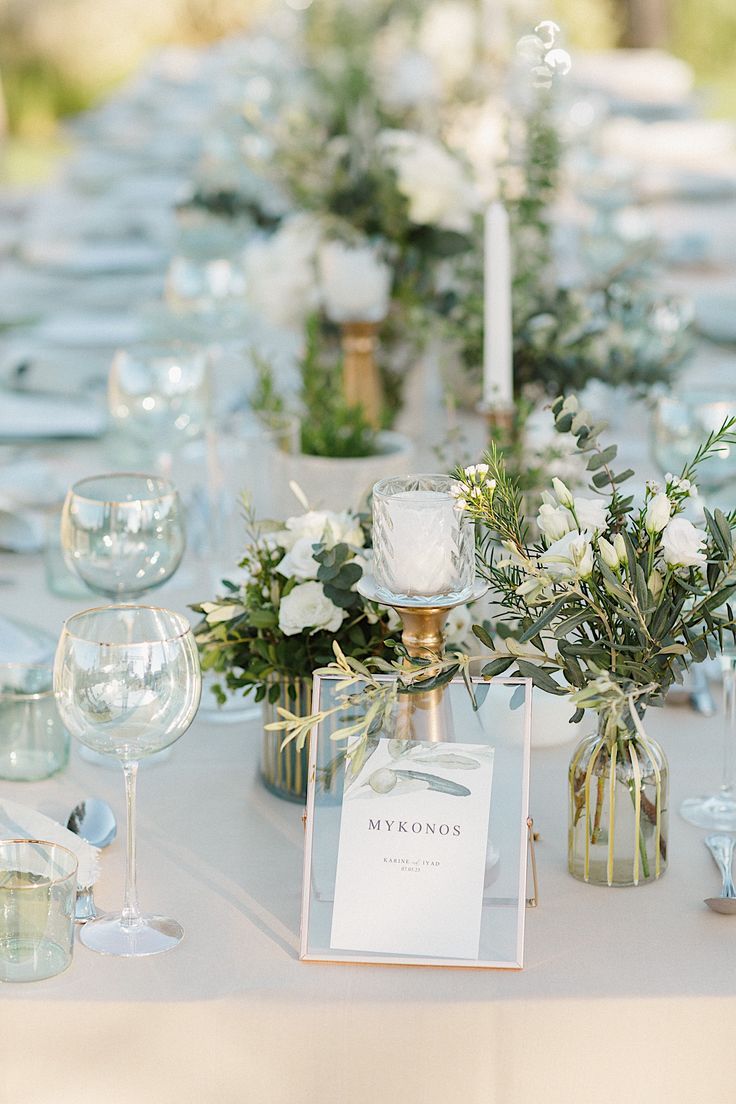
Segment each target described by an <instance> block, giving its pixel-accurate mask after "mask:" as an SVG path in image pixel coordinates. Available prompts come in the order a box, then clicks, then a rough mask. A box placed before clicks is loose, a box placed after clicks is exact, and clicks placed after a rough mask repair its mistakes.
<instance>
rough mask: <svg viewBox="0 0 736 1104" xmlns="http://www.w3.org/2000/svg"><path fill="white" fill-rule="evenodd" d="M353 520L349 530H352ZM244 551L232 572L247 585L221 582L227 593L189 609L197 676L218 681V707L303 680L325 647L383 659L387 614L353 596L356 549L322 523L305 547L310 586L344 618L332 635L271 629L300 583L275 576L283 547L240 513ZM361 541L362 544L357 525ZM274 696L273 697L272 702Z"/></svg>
mask: <svg viewBox="0 0 736 1104" xmlns="http://www.w3.org/2000/svg"><path fill="white" fill-rule="evenodd" d="M358 524H359V523H358V520H357V519H356V521H355V525H356V526H358ZM245 527H246V540H247V543H246V547H245V552H244V556H243V559H242V560H241V562H240V564H239V566H240V567H241V568H242V569H244V570H245V571H246V572H247V573H248V580H247V582H245V583H244V584H242V585H240V586H237V585H236V584H234V583H231V582H228V581H225V583H224V585H225V588H226V590H227V594H226V595H224V596H222V597H218V598H216V599H214V600H212V601H208V602H201V603H199V604H197V605H193V606H192V607H191V608H192V609H193V610H194V611H195V612H197V613H200V614H201V615H202V620H201V621H200V622H199V623H198V624H197V625H196V626H195V629H194V634H195V637H196V638H197V643H198V646H199V653H200V661H201V664H202V669H203V670H204V671H213V672H215V673H218V674H221V675H222V676H223V677H222V685H220V686H219V687H218V688H216V689H215V695H216V697H217V698H218V700H219V701H223V700H224V699H225V697H226V694H227V692H229V693H246V694H249V693H253V694H254V695H255V699H256V701H261V700H263V698H264V697H265V696H266V695H267V694H268V693H270V692H271V691H272V690H273V685H272V684H273V680H274V679H278V678H279V677H297V676H301V677H310V676H311V674H312V672H313V671H314V670H315V669H316V668H320V667H324V666H325V665H326V664H329V663H330V662H331V660H332V658H333V654H334V653H333V643H334V642H337V643H338V644H339V645H342V647H344V648H346V649H347V650H349V651H350V652H351V653H352V654H353V655H354V656H355V657H356V658H357V659H358V660H365V659H367V658H369V657H384V656H387V655H389V654H390V652H389V651H388V637H389V628H388V614H387V611H386V610H385V609H384V610H379V609H378V607H376V606H374V605H372V604H371V603H368V602H367V601H365V600H364V599H363V598H362V597H361V596H360V595H359V594H358V593H357V591H356V590H355V589H354V587H355V585H356V583H357V582H358V581H359V579H360V577H361V575H362V566H361V564H360V563H359V562H358V561H356V559H355V556H356V548H354V547H352V546H351V545H348V544H347V543H345V542H344V541H338V542H337V543H336V542H335V541H334V536H333V535H332V533H331V529H330V523H329V518H328V519H327V521H326V523H325V530H324V532H323V534H322V537H321V539H320V540H319V541H317V542H316V543H315V544H314V546H313V554H314V558H315V560H316V561H317V563H318V565H319V567H318V569H317V581H318V582H320V583H321V584H322V586H323V588H324V592H325V595H326V596H327V597H328V598H330V600H331V601H333V602H334V603H335V605H337V606H339V607H340V608H341V609H343V610H344V611H345V613H346V616H345V619H344V620H343V622H342V624H341V625H340V627H339V628H338V629H337V631H336V632H330V631H328V630H326V629H317V630H309V629H305V630H303V631H302V632H299V633H295V634H292V635H286V634H285V633H284V632H283V631H282V629H281V628H280V627H279V608H280V605H281V602H282V600H283V598H284V597H286V595H288V594H290V593H291V592H292V591H293V590H294V588H295V587H296V586H298V585H300V583H301V582H303V581H304V580H302V579H298V578H295V577H293V576H291V577H289V576H285V575H283V574H282V573H281V572H280V571H279V565H280V563H281V561H282V560H283V557H284V554H285V548H284V546H283V545H282V544H280V543H279V530H278V528H277V527H276V526H273V525H269V524H267V523H259V522H257V521H256V520H255V518H254V516H253V513H252V511H251V510H250V508H249V507H247V506H246V510H245ZM360 531H361V532H362V539H364V540H367V539H368V532H367V530H366V528H365V526H364V525H362V524H361V525H360ZM277 694H278V690H277V691H276V694H275V695H274V697H275V696H277Z"/></svg>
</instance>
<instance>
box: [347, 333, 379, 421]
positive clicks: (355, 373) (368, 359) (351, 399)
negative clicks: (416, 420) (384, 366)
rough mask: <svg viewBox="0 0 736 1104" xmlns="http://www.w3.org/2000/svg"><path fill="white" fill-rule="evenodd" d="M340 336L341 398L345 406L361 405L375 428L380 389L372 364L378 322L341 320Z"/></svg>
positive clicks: (377, 375) (376, 372)
mask: <svg viewBox="0 0 736 1104" xmlns="http://www.w3.org/2000/svg"><path fill="white" fill-rule="evenodd" d="M340 335H341V336H340V340H341V344H342V352H343V370H342V371H343V390H344V393H345V400H346V402H347V403H348V405H349V406H362V408H363V412H364V414H365V416H366V419H367V420H368V421H369V422H370V424H371V425H372V426H373V427H374V428H375V429H379V428H380V424H381V410H382V408H383V388H382V386H381V377H380V374H379V371H378V365H377V363H376V346H377V340H378V323H377V322H343V324H342V326H341V327H340Z"/></svg>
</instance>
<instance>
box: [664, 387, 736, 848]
mask: <svg viewBox="0 0 736 1104" xmlns="http://www.w3.org/2000/svg"><path fill="white" fill-rule="evenodd" d="M734 414H736V396H733V395H732V396H729V395H728V394H727V392H724V391H723V390H715V389H712V388H699V389H694V390H688V391H685V392H683V394H682V395H681V396H680V397H678V398H675V397H672V396H667V397H663V398H661V399H660V400H659V402H658V403H657V407H656V409H655V412H654V416H653V419H652V429H653V441H654V455H655V458H656V460H657V462H658V463H659V465H660V467H661V469H662V471H672V472H674V473H675V474H677V473H679V472H680V471H681V469H682V467H683V465H684V464H686V463H687V462H688V460H690V459H691V458H692V456H693V455H694V453H695V450H696V449H697V448H698V447H699V446H700V444H701V443H702V442H703V441H704V440H705V438H706V437H707V436H708V434H709V433H711V432H712V431H713V430H716V429H719V428H720V427H721V425H722V424H723V422H724V421H725V419H726V418H729V417H731V416H732V415H734ZM697 479H698V486H699V490H700V492H701V493H703V495H704V498H705V501H706V503H707V501H708V499H709V498H710V497H711V496H713V497H714V499H716V500H717V498H718V497H719V496H720V495H722V494H723V493H724V492H725V493H726V494H728V495H729V499H730V497H731V494H732V491H733V487H734V485H735V484H736V449H733V448H730V447H728V446H726V447H724V448H722V449H721V450H720V451H719V452H716V453H714V454H713V455H712V456H711V457H710V458H709V459H707V460H706V461H705V462H704V463H703V464H701V465H700V467H699V469H698V476H697ZM729 492H730V493H729ZM729 505H730V501H729ZM721 669H722V671H723V766H722V774H721V785H720V788H719V790H718V792H717V793H712V794H706V795H704V796H699V797H688V798H685V800H684V801H683V802H682V804H681V805H680V815H681V816H682V817H683V818H684V819H685V820H686V821H688V823H690V824H695V825H697V826H698V827H699V828H709V829H710V830H711V831H720V832H733V831H736V649H735V648H734V646H733V644H726V645H725V646H724V649H723V652H722V655H721Z"/></svg>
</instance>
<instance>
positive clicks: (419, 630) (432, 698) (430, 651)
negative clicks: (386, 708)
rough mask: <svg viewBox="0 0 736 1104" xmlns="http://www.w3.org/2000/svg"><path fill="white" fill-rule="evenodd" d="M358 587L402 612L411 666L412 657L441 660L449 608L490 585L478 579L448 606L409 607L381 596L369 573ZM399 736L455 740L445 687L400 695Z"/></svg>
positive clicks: (403, 639) (365, 594) (475, 596)
mask: <svg viewBox="0 0 736 1104" xmlns="http://www.w3.org/2000/svg"><path fill="white" fill-rule="evenodd" d="M358 590H359V592H360V593H361V594H362V595H363V597H364V598H368V599H369V600H371V601H374V602H378V603H379V604H381V605H390V606H391V608H392V609H394V610H395V611H396V613H397V614H398V615H399V617H400V618H401V623H402V631H401V642H402V644H403V645H404V647H405V648H406V651H407V653H408V656H409V659H408V660H407V662H406V667H407V669H411V668H412V664H411V662H410V661H411V659H429V660H432V659H442V657H443V655H444V651H445V623H446V621H447V617H448V615H449V613H450V610H453V609H455V607H456V606H462V605H465V603H466V602H473V601H476V599H478V598H480V597H482V595H483V594H485V592H486V590H487V587H486V584H485V583H482V582H477V583H476V584H475V586H474V587H473V590H472V592H471V593H470V594H469V595H468V597H467V598H465V599H463V601H460V602H453V601H449V602H448V603H447V604H446V605H432V606H406V605H399V604H398V603H397V604H394V603H393V602H387V601H386V600H385V599H384V598H382V597H380V596H379V594H378V592H377V589H376V584H375V582H374V580H373V578H372V576H370V575H364V576H363V578H362V579H361V580H360V582H359V583H358ZM396 738H397V739H406V740H409V739H412V740H422V741H427V742H430V743H439V742H441V741H446V742H450V741H452V740H453V739H454V732H453V727H452V714H451V712H450V710H449V708H448V702H447V700H446V697H445V687H444V686H438V687H435V688H434V689H432V690H419V691H416V692H413V693H410V694H409V693H407V694H403V695H401V697H400V698H399V710H398V713H397V717H396Z"/></svg>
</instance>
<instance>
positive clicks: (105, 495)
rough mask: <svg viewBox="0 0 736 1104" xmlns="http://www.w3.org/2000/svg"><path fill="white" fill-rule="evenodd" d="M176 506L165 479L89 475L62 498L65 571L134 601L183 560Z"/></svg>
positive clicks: (113, 595)
mask: <svg viewBox="0 0 736 1104" xmlns="http://www.w3.org/2000/svg"><path fill="white" fill-rule="evenodd" d="M182 515H183V511H182V507H181V502H180V501H179V495H178V493H177V491H176V489H175V488H174V487H173V486H172V484H171V483H169V482H168V480H166V479H160V478H159V477H158V476H154V475H144V474H141V473H136V472H133V473H130V472H121V473H113V474H110V475H93V476H90V477H89V478H87V479H81V480H80V481H79V482H78V483H75V484H74V486H73V487H72V488H71V490H70V491H69V492H68V493H67V496H66V501H65V502H64V509H63V511H62V515H61V546H62V548H63V550H64V558H65V560H66V563H67V566H68V567H69V569H70V570H71V571H74V572H75V574H77V575H78V576H79V577H80V578H81V579H82V580H83V581H84V582H85V583H86V584H87V586H88V587H90V588H91V589H92V590H93V591H95V592H96V593H98V594H104V595H106V596H107V597H109V598H117V599H122V598H134V597H136V596H137V595H139V594H141V593H143V591H146V590H150V589H151V588H152V587H158V586H161V585H162V584H163V583H165V582H166V580H167V579H169V578H171V576H172V575H173V574H174V572H175V571H176V569H177V568H178V566H179V564H180V563H181V558H182V556H183V555H184V548H185V544H186V537H185V531H184V520H183V516H182Z"/></svg>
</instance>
